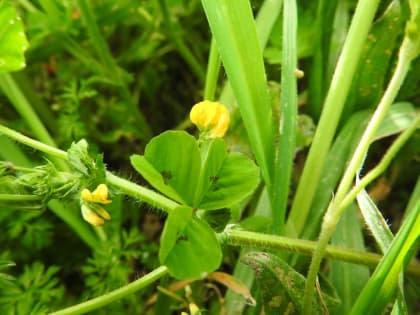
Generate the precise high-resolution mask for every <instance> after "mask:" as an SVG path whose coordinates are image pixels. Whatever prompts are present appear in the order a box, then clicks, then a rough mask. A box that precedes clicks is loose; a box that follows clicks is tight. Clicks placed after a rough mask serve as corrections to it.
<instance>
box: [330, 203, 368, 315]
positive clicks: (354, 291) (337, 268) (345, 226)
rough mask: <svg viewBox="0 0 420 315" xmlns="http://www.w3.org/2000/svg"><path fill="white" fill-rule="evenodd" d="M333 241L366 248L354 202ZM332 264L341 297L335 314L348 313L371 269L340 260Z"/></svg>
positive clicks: (333, 281) (333, 242) (335, 284)
mask: <svg viewBox="0 0 420 315" xmlns="http://www.w3.org/2000/svg"><path fill="white" fill-rule="evenodd" d="M331 242H332V244H333V245H336V246H340V247H347V248H353V249H357V250H365V246H364V240H363V233H362V226H361V222H360V220H359V219H358V217H357V208H356V206H355V205H354V204H353V205H352V206H350V209H348V211H347V212H346V213H345V214H344V217H343V218H342V220H341V221H340V223H339V225H338V227H337V230H336V232H335V234H334V236H333V238H332V240H331ZM330 265H331V267H330V270H331V271H330V279H331V282H332V284H333V286H334V288H335V289H336V290H337V294H338V296H339V297H340V299H341V304H340V306H339V307H338V309H337V310H336V312H335V314H348V313H349V311H350V309H351V307H352V306H353V303H354V302H355V301H356V299H357V296H358V295H359V293H360V292H361V291H362V289H363V286H364V285H365V284H366V282H367V281H368V279H369V269H368V268H367V267H366V266H362V265H356V264H352V263H348V262H343V261H338V260H333V261H331V262H330Z"/></svg>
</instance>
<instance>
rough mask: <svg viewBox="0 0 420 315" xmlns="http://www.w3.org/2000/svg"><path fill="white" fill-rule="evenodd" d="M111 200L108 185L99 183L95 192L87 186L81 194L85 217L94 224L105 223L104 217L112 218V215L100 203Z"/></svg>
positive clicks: (106, 202)
mask: <svg viewBox="0 0 420 315" xmlns="http://www.w3.org/2000/svg"><path fill="white" fill-rule="evenodd" d="M111 202H112V201H111V200H108V187H107V186H106V185H105V184H100V185H98V187H96V189H95V190H94V191H93V192H91V191H90V190H89V189H87V188H85V189H83V190H82V192H81V194H80V206H81V210H82V216H83V219H84V220H85V221H87V222H88V223H90V224H92V225H94V226H101V225H104V223H105V221H104V219H105V220H111V216H110V215H109V213H108V212H107V211H106V210H105V209H104V208H102V207H101V206H100V205H99V204H109V203H111Z"/></svg>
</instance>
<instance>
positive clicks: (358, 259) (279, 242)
mask: <svg viewBox="0 0 420 315" xmlns="http://www.w3.org/2000/svg"><path fill="white" fill-rule="evenodd" d="M221 239H222V240H223V239H224V241H225V242H226V243H227V244H228V245H231V246H241V247H252V248H258V249H277V250H282V251H287V252H292V253H299V254H303V255H312V253H313V252H314V251H315V249H316V246H317V243H316V242H314V241H308V240H302V239H296V238H290V237H284V236H277V235H271V234H263V233H255V232H248V231H241V230H235V229H231V230H226V231H225V232H223V233H222V235H221ZM325 256H326V257H328V258H331V259H337V260H342V261H346V262H350V263H355V264H360V265H366V266H369V267H372V268H374V267H376V265H377V264H378V263H379V261H380V260H381V259H382V257H383V256H382V255H378V254H375V253H369V252H364V251H359V250H354V249H350V248H343V247H339V246H333V245H328V246H327V247H326V252H325ZM407 274H410V275H412V276H419V275H420V265H419V264H418V263H411V264H409V265H408V267H407Z"/></svg>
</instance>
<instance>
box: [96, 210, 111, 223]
mask: <svg viewBox="0 0 420 315" xmlns="http://www.w3.org/2000/svg"><path fill="white" fill-rule="evenodd" d="M95 212H96V213H97V214H99V216H100V217H102V218H103V219H105V220H108V221H109V220H111V215H110V214H109V213H108V211H106V210H105V209H104V208H101V207H97V208H95Z"/></svg>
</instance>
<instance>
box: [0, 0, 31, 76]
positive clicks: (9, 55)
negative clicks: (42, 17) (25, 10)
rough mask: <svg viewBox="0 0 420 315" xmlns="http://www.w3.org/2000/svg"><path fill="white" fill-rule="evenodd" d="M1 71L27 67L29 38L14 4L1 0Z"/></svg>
mask: <svg viewBox="0 0 420 315" xmlns="http://www.w3.org/2000/svg"><path fill="white" fill-rule="evenodd" d="M0 25H1V27H0V73H3V72H10V71H17V70H20V69H22V68H24V67H25V57H24V52H25V50H26V49H27V48H28V40H27V39H26V36H25V33H24V31H23V24H22V21H21V19H20V17H19V16H17V14H16V10H15V8H14V7H13V5H12V4H10V3H8V2H5V1H0Z"/></svg>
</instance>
